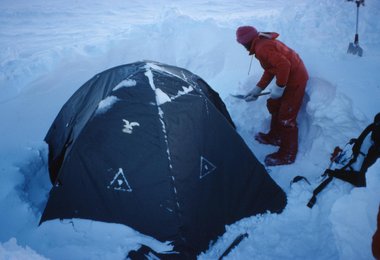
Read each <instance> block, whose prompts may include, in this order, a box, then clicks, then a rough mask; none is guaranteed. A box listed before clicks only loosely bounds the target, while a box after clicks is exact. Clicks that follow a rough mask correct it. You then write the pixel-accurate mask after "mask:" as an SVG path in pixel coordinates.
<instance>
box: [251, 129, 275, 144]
mask: <svg viewBox="0 0 380 260" xmlns="http://www.w3.org/2000/svg"><path fill="white" fill-rule="evenodd" d="M255 139H256V141H258V142H259V143H261V144H270V145H274V146H280V141H281V140H280V138H278V135H275V134H273V132H271V131H269V133H267V134H265V133H262V132H259V133H257V134H256V135H255Z"/></svg>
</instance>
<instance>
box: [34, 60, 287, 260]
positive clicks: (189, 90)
mask: <svg viewBox="0 0 380 260" xmlns="http://www.w3.org/2000/svg"><path fill="white" fill-rule="evenodd" d="M45 141H46V142H47V143H48V145H49V171H50V177H51V180H52V183H53V184H54V185H53V188H52V190H51V192H50V196H49V200H48V202H47V205H46V208H45V211H44V212H43V215H42V218H41V222H43V221H47V220H51V219H71V218H82V219H91V220H97V221H104V222H111V223H122V224H125V225H128V226H130V227H132V228H134V229H136V230H137V231H139V232H141V233H144V234H146V235H149V236H152V237H154V238H156V239H158V240H160V241H168V240H169V241H174V246H175V248H174V249H175V250H177V251H179V252H181V253H182V254H187V255H192V256H194V255H196V254H198V253H200V252H201V251H203V250H205V249H207V248H208V246H209V243H210V241H212V240H213V239H216V238H217V236H219V235H221V234H223V232H224V231H225V225H228V224H231V223H233V222H235V221H237V220H239V219H241V218H244V217H248V216H251V215H255V214H258V213H264V212H266V211H268V210H269V211H271V212H280V211H282V209H283V208H284V206H285V204H286V197H285V194H284V192H283V191H282V190H281V189H280V188H279V187H278V186H277V184H276V183H275V182H274V181H273V180H272V179H271V178H270V176H269V175H268V174H267V172H266V171H265V168H264V167H263V165H262V164H261V163H260V162H258V161H257V159H256V158H255V156H254V155H253V154H252V152H251V151H250V149H249V148H248V147H247V145H246V144H245V143H244V141H243V140H242V138H241V137H240V136H239V134H238V133H237V132H236V130H235V127H234V124H233V122H232V120H231V118H230V116H229V114H228V112H227V109H226V107H225V105H224V103H223V101H222V100H221V99H220V98H219V95H218V94H217V93H216V92H215V91H213V90H212V89H211V87H210V86H209V85H208V84H207V83H206V82H205V81H203V80H202V79H201V78H200V77H198V76H196V75H194V74H192V73H190V72H189V71H187V70H185V69H181V68H178V67H174V66H169V65H164V64H160V63H156V62H137V63H132V64H127V65H122V66H118V67H115V68H112V69H109V70H106V71H104V72H102V73H99V74H98V75H96V76H94V77H93V78H92V79H90V80H89V81H88V82H86V83H85V84H84V85H83V86H82V87H81V88H79V90H78V91H77V92H76V93H75V94H74V95H73V96H72V97H71V98H70V99H69V100H68V101H67V103H66V104H65V105H64V106H63V108H62V109H61V111H60V113H59V114H58V116H57V118H56V119H55V121H54V123H53V124H52V126H51V128H50V130H49V132H48V134H47V136H46V138H45Z"/></svg>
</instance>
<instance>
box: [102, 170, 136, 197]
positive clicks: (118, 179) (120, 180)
mask: <svg viewBox="0 0 380 260" xmlns="http://www.w3.org/2000/svg"><path fill="white" fill-rule="evenodd" d="M107 188H108V189H114V190H117V191H128V192H132V188H131V186H129V183H128V181H127V178H125V175H124V172H123V169H122V168H119V171H118V172H117V173H116V174H115V177H113V180H112V181H111V182H110V185H109V186H107Z"/></svg>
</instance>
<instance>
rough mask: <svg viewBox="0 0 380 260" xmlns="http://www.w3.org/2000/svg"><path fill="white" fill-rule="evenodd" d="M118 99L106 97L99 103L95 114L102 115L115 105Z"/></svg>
mask: <svg viewBox="0 0 380 260" xmlns="http://www.w3.org/2000/svg"><path fill="white" fill-rule="evenodd" d="M118 100H119V99H118V98H117V97H115V96H108V97H106V98H105V99H103V100H102V101H100V102H99V104H98V107H97V109H96V112H95V113H96V114H104V113H105V112H107V111H108V110H109V109H110V108H111V107H112V105H113V104H115V103H116V102H117V101H118Z"/></svg>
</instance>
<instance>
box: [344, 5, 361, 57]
mask: <svg viewBox="0 0 380 260" xmlns="http://www.w3.org/2000/svg"><path fill="white" fill-rule="evenodd" d="M347 1H350V2H351V1H354V0H347ZM355 3H356V34H355V40H354V42H350V44H349V45H348V49H347V53H351V54H354V55H356V54H357V55H359V56H360V57H361V56H363V49H362V48H361V47H360V46H359V34H358V27H359V7H360V5H363V6H364V0H355Z"/></svg>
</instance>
